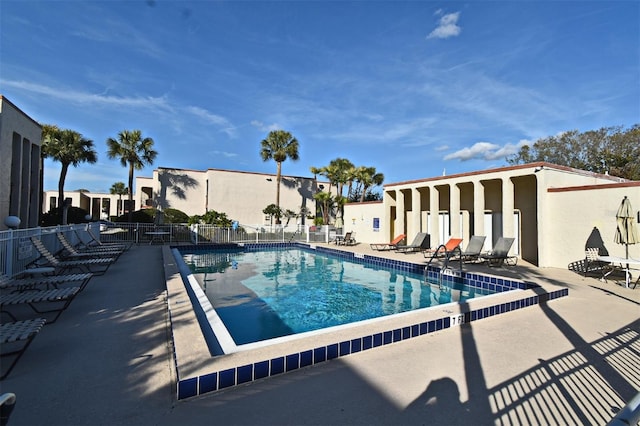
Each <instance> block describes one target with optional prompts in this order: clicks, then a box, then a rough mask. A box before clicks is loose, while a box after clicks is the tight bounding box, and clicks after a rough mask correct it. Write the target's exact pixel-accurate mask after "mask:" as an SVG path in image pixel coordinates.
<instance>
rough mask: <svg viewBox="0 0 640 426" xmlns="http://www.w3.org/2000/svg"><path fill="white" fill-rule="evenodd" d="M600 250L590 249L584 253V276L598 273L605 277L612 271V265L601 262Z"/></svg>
mask: <svg viewBox="0 0 640 426" xmlns="http://www.w3.org/2000/svg"><path fill="white" fill-rule="evenodd" d="M599 255H600V250H599V249H598V248H596V247H588V248H587V249H586V250H585V252H584V276H585V277H586V276H587V274H588V273H589V272H591V271H598V273H600V274H601V276H602V277H603V276H604V274H605V273H606V272H607V271H608V270H610V269H611V268H610V263H609V262H605V261H603V260H599V259H598V256H599Z"/></svg>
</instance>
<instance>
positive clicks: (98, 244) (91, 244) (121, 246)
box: [74, 227, 131, 251]
mask: <svg viewBox="0 0 640 426" xmlns="http://www.w3.org/2000/svg"><path fill="white" fill-rule="evenodd" d="M74 231H75V232H76V234H77V235H78V240H79V241H80V247H81V248H82V247H84V248H108V249H117V250H123V251H127V250H129V248H130V247H131V243H120V242H104V241H102V240H101V239H100V237H98V236H96V235H95V233H94V232H93V229H91V227H87V229H86V232H84V233H83V232H80V231H78V230H77V229H74ZM85 237H89V240H87V239H86V238H85Z"/></svg>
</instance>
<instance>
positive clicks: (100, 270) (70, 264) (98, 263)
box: [31, 236, 113, 275]
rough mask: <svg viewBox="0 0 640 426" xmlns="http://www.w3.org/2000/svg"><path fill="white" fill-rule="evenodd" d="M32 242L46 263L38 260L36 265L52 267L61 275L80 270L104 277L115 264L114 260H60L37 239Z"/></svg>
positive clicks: (33, 238) (32, 239)
mask: <svg viewBox="0 0 640 426" xmlns="http://www.w3.org/2000/svg"><path fill="white" fill-rule="evenodd" d="M31 242H32V243H33V245H34V247H35V248H36V250H38V252H39V253H40V255H41V256H42V258H43V259H44V261H42V260H41V259H37V260H36V262H35V264H36V265H38V266H52V267H54V268H55V272H56V273H57V274H59V273H60V272H63V271H72V270H79V271H81V272H85V273H92V274H94V275H102V274H104V273H105V272H107V269H109V266H111V264H112V263H113V259H111V258H106V259H84V260H60V259H58V258H56V257H55V256H54V255H53V254H52V253H51V252H50V251H49V250H48V249H47V248H46V247H45V246H44V244H42V241H40V240H39V239H38V238H37V237H35V236H33V237H31Z"/></svg>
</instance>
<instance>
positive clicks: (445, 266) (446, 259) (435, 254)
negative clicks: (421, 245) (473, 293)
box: [424, 244, 462, 288]
mask: <svg viewBox="0 0 640 426" xmlns="http://www.w3.org/2000/svg"><path fill="white" fill-rule="evenodd" d="M441 248H443V249H444V262H443V264H442V267H441V268H440V272H438V287H439V288H442V275H443V274H444V272H445V271H451V267H450V266H449V262H451V261H452V260H454V261H455V260H456V259H454V258H453V257H454V255H455V254H456V253H457V254H458V259H459V261H460V276H461V277H462V250H461V249H460V246H458V247H456V248H455V249H453V250H451V251H447V247H446V246H445V245H444V244H440V245H439V246H438V248H437V249H436V251H434V252H433V254H432V255H431V258H430V259H429V261H428V262H427V266H425V267H424V285H427V284H429V282H428V275H429V274H428V272H429V265H431V262H432V261H433V259H435V258H436V257H438V253H439V252H440V249H441Z"/></svg>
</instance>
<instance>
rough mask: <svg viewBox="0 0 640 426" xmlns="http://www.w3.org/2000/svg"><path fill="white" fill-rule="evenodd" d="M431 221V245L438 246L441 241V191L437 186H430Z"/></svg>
mask: <svg viewBox="0 0 640 426" xmlns="http://www.w3.org/2000/svg"><path fill="white" fill-rule="evenodd" d="M429 189H430V190H429V213H430V215H429V223H430V226H431V230H430V234H431V247H432V248H434V247H437V246H438V242H439V241H440V192H439V191H438V190H437V189H436V187H435V186H432V187H430V188H429Z"/></svg>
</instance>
